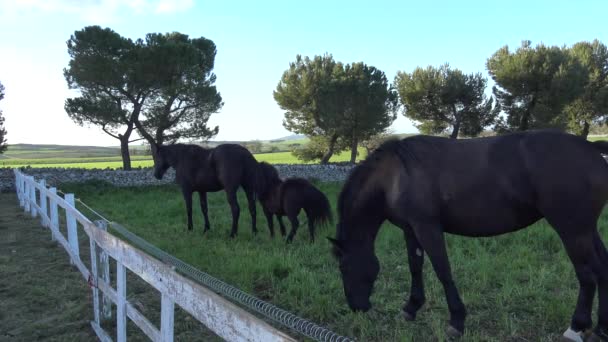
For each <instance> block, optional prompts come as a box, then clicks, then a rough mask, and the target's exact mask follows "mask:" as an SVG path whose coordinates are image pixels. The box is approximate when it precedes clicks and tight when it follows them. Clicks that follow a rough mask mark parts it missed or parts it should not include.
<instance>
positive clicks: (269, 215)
mask: <svg viewBox="0 0 608 342" xmlns="http://www.w3.org/2000/svg"><path fill="white" fill-rule="evenodd" d="M264 215H265V216H266V221H267V222H268V230H269V231H270V237H274V223H273V221H272V213H271V212H270V211H268V209H266V208H264Z"/></svg>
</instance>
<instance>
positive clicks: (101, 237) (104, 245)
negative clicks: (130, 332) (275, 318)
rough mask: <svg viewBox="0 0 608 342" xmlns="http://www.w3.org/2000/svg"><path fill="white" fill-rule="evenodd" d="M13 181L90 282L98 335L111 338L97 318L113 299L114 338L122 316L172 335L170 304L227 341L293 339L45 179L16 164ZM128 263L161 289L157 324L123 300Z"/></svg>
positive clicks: (151, 332) (156, 335)
mask: <svg viewBox="0 0 608 342" xmlns="http://www.w3.org/2000/svg"><path fill="white" fill-rule="evenodd" d="M15 182H16V190H17V197H18V199H19V203H20V205H21V207H23V208H24V209H25V211H26V212H29V213H30V214H31V216H32V217H37V216H39V217H40V220H41V223H42V226H43V227H47V228H49V229H50V231H51V236H52V239H53V240H56V241H57V242H59V244H61V245H62V246H63V248H65V250H66V251H67V253H68V254H69V256H70V260H71V263H72V264H73V265H75V266H76V267H77V268H78V270H79V271H80V273H81V274H82V276H83V277H84V279H85V280H86V281H88V282H89V285H91V289H92V292H93V321H91V326H92V328H93V330H94V331H95V333H96V334H97V336H98V337H99V339H100V340H101V341H112V338H111V337H110V336H109V335H108V333H107V332H106V331H104V330H103V329H102V327H101V321H102V320H104V319H110V318H111V313H112V311H111V305H112V303H113V304H115V305H116V321H117V324H116V340H117V341H119V342H120V341H126V339H127V329H126V327H127V317H128V318H130V319H131V320H132V321H133V323H135V325H137V326H138V327H139V328H140V329H141V330H142V331H143V332H144V333H145V334H146V335H147V336H148V337H149V338H150V339H151V340H152V341H173V324H174V312H175V307H174V305H175V304H177V305H179V306H180V307H182V308H183V309H184V310H186V311H187V312H189V313H190V314H191V315H192V316H193V317H194V318H196V319H197V320H198V321H200V322H201V323H203V324H204V325H205V326H207V327H208V328H209V329H210V330H212V331H213V332H215V333H216V334H217V335H218V336H220V337H222V338H223V339H225V340H228V341H295V340H294V339H293V338H291V337H290V336H288V335H286V334H284V333H283V332H281V331H279V330H277V329H275V328H274V327H272V326H270V325H269V324H267V323H266V322H264V321H262V320H261V319H259V318H257V317H255V316H253V315H252V314H250V313H249V312H247V311H245V310H243V309H241V308H240V307H238V306H236V305H235V304H233V303H232V302H229V301H227V300H226V299H224V298H222V297H220V296H218V295H217V294H215V293H214V292H212V291H210V290H208V289H206V288H204V287H203V286H201V285H199V284H197V283H195V282H193V281H191V280H189V279H187V278H185V277H183V276H182V275H180V274H178V273H177V272H175V271H174V270H173V269H172V267H170V266H168V265H166V264H164V263H162V262H161V261H159V260H157V259H154V258H152V257H151V256H149V255H147V254H146V253H144V252H142V251H140V250H139V249H137V248H135V247H133V246H131V245H129V244H128V243H126V242H124V241H123V240H121V239H119V238H117V237H115V236H113V235H111V234H109V233H108V232H107V229H106V226H105V224H104V222H103V221H98V222H96V223H95V224H94V223H93V222H91V221H90V220H89V219H88V218H87V217H85V216H84V215H83V214H82V213H80V212H79V211H78V210H77V209H76V207H75V205H74V195H73V194H65V195H64V197H61V196H59V195H58V194H57V189H55V188H47V186H46V184H45V181H44V180H40V181H38V182H36V181H35V180H34V178H33V177H31V176H27V175H25V174H23V173H21V172H20V171H18V170H15ZM59 208H61V209H63V210H64V212H65V222H66V226H67V239H66V237H64V236H63V234H62V233H61V231H60V229H59V225H60V220H59ZM77 223H80V225H82V227H83V231H84V232H85V233H86V234H87V235H88V237H89V241H90V250H91V264H90V265H91V269H90V270H89V269H87V267H86V266H85V265H84V263H83V262H82V261H81V260H80V251H79V245H78V224H77ZM109 257H111V258H113V259H115V260H116V267H117V269H116V278H117V280H116V289H114V288H112V286H111V282H110V262H109ZM127 269H129V271H131V272H133V273H134V274H136V275H138V276H139V277H141V278H142V279H143V280H145V281H146V282H147V283H148V284H150V285H151V286H152V287H154V288H155V289H156V290H158V291H159V292H160V293H161V320H160V329H159V328H157V327H156V326H154V325H153V324H152V323H151V322H150V321H149V320H148V319H147V318H146V317H144V315H143V314H142V313H141V312H139V311H138V310H137V309H136V308H135V307H134V306H133V305H132V304H131V303H129V301H128V300H127V298H126V293H127V291H126V289H127V278H126V270H127ZM100 296H102V298H101V299H102V300H101V303H100Z"/></svg>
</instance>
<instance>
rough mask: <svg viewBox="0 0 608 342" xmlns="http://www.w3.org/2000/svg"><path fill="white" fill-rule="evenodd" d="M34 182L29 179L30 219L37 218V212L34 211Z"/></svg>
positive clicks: (32, 179)
mask: <svg viewBox="0 0 608 342" xmlns="http://www.w3.org/2000/svg"><path fill="white" fill-rule="evenodd" d="M35 183H36V182H35V181H34V177H30V213H31V214H32V217H34V218H35V217H36V216H38V210H36V207H37V204H36V184H35Z"/></svg>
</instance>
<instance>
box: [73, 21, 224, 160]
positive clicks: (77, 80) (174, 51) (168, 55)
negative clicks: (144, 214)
mask: <svg viewBox="0 0 608 342" xmlns="http://www.w3.org/2000/svg"><path fill="white" fill-rule="evenodd" d="M68 52H69V53H70V57H71V60H70V63H69V66H68V68H66V69H65V70H64V74H65V78H66V80H67V82H68V85H69V86H70V88H72V89H78V90H79V91H80V95H81V96H79V97H76V98H72V99H68V100H67V101H66V104H65V109H66V111H67V113H68V115H69V116H70V117H71V118H72V119H73V120H74V121H75V122H77V123H79V124H81V125H84V124H93V125H98V126H101V128H102V129H103V131H104V132H106V133H107V134H109V135H111V136H112V137H114V138H116V139H119V140H120V145H121V154H122V156H123V168H124V169H125V170H129V169H130V168H131V162H130V156H129V147H128V145H129V142H132V141H133V140H130V137H131V134H132V133H133V131H134V129H135V128H137V129H138V131H139V133H140V134H141V135H142V136H143V137H144V138H145V139H146V140H148V142H150V144H151V145H152V146H154V145H155V144H160V143H163V142H165V141H175V140H178V139H180V138H187V139H195V138H202V139H206V138H209V137H211V136H213V135H214V134H217V131H218V128H217V127H215V128H213V129H210V128H209V127H207V121H208V119H209V116H210V115H211V114H212V113H215V112H216V111H217V110H219V108H221V106H222V102H221V97H220V95H219V93H218V92H217V90H216V89H215V86H214V85H213V83H214V82H215V75H214V74H212V73H211V70H212V69H213V65H214V59H215V54H216V49H215V44H214V43H213V42H212V41H210V40H208V39H205V38H196V39H190V38H188V36H187V35H183V34H180V33H169V34H155V33H153V34H148V35H147V36H146V39H145V40H143V39H138V40H136V41H132V40H130V39H127V38H124V37H121V36H120V35H119V34H118V33H116V32H114V31H112V30H111V29H108V28H106V29H102V28H100V27H99V26H89V27H85V28H84V29H83V30H81V31H76V32H75V33H74V35H73V36H72V37H71V38H70V40H69V41H68Z"/></svg>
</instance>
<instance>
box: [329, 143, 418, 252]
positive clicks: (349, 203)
mask: <svg viewBox="0 0 608 342" xmlns="http://www.w3.org/2000/svg"><path fill="white" fill-rule="evenodd" d="M406 139H411V138H405V139H403V140H399V139H390V140H387V141H386V142H384V143H382V145H380V146H379V147H378V148H376V149H375V150H374V151H373V152H372V153H371V154H370V155H369V156H367V158H365V160H364V161H362V162H361V163H360V164H359V165H357V166H355V167H354V168H353V170H352V171H351V173H350V175H349V176H348V177H347V179H346V181H345V183H344V186H343V187H342V191H341V192H340V195H339V197H338V217H339V218H340V219H342V218H343V217H345V216H350V215H351V213H352V212H355V211H357V210H358V208H357V207H358V206H360V205H361V204H362V203H359V202H360V201H361V200H362V199H363V198H368V199H369V197H368V196H369V195H370V194H371V193H374V192H376V193H378V192H379V191H381V189H380V188H379V187H378V188H370V187H368V186H367V187H366V186H365V185H366V182H367V180H368V179H369V178H370V176H371V175H372V174H373V172H374V171H376V170H377V169H378V168H379V167H383V166H382V165H381V161H382V160H383V157H384V156H386V155H387V154H393V155H396V156H398V158H399V159H400V160H401V161H402V163H403V166H404V168H407V161H409V160H412V159H417V158H416V157H415V155H414V154H413V153H412V152H411V151H410V150H409V149H408V148H407V143H406ZM364 188H365V189H367V192H366V193H365V194H362V193H361V192H360V190H361V189H364ZM372 196H373V195H372ZM336 233H337V237H338V239H339V240H340V238H341V237H342V236H343V232H342V231H341V225H338V227H337V231H336Z"/></svg>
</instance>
